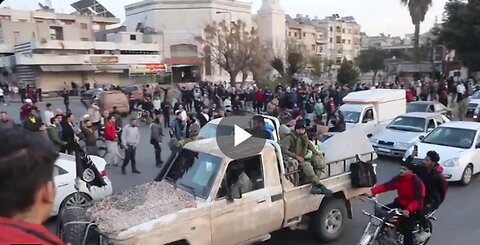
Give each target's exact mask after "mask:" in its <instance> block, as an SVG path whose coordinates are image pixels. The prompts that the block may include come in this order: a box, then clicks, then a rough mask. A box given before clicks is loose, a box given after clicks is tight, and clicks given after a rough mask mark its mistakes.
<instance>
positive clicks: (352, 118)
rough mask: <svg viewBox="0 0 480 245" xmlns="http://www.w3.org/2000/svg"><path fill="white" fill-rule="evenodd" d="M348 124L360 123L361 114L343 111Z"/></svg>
mask: <svg viewBox="0 0 480 245" xmlns="http://www.w3.org/2000/svg"><path fill="white" fill-rule="evenodd" d="M342 115H343V117H344V118H345V122H346V123H358V121H359V120H360V112H358V111H342Z"/></svg>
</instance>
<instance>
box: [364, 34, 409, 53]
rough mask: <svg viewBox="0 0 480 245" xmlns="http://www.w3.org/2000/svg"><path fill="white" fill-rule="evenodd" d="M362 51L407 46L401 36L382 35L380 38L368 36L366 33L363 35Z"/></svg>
mask: <svg viewBox="0 0 480 245" xmlns="http://www.w3.org/2000/svg"><path fill="white" fill-rule="evenodd" d="M361 38H362V39H361V43H362V49H368V48H383V47H392V46H400V45H405V42H404V39H402V38H401V37H399V36H391V35H390V34H388V35H385V34H384V33H380V35H378V36H368V35H367V34H366V33H364V32H362V33H361Z"/></svg>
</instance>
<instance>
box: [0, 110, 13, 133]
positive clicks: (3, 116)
mask: <svg viewBox="0 0 480 245" xmlns="http://www.w3.org/2000/svg"><path fill="white" fill-rule="evenodd" d="M14 128H15V123H14V122H13V120H12V119H11V118H10V117H8V114H7V112H5V111H2V112H0V131H3V130H12V129H14Z"/></svg>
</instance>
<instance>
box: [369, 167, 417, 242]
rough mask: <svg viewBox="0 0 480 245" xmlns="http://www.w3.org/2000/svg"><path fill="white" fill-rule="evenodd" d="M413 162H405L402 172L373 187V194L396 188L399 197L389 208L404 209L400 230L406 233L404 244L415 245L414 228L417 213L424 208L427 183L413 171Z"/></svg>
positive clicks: (401, 168)
mask: <svg viewBox="0 0 480 245" xmlns="http://www.w3.org/2000/svg"><path fill="white" fill-rule="evenodd" d="M412 169H413V164H412V163H409V162H403V163H402V166H401V167H400V174H399V175H398V176H396V177H394V178H393V179H392V180H390V181H389V182H387V183H385V184H383V185H379V186H376V187H373V188H372V190H371V192H372V195H377V194H381V193H385V192H389V191H393V190H396V191H397V193H398V198H396V199H395V200H394V201H393V203H391V204H389V205H387V207H389V208H399V209H402V210H403V216H404V217H405V218H404V219H403V220H402V222H401V224H400V227H399V228H400V230H401V232H402V234H403V235H404V241H403V244H404V245H413V229H414V228H415V224H416V217H415V213H416V212H418V211H421V210H422V209H423V202H424V199H425V185H424V184H423V182H422V180H421V179H420V178H419V177H418V176H417V175H415V174H414V173H413V171H412Z"/></svg>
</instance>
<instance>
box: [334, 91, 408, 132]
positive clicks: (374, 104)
mask: <svg viewBox="0 0 480 245" xmlns="http://www.w3.org/2000/svg"><path fill="white" fill-rule="evenodd" d="M343 102H344V104H343V105H342V106H341V107H340V111H341V113H342V115H343V117H344V118H345V123H346V126H347V129H352V128H354V127H359V128H361V129H362V130H363V132H364V133H365V134H366V135H367V136H368V137H371V136H372V135H373V134H374V133H376V132H378V131H379V130H380V129H382V128H384V127H386V126H387V125H388V124H389V123H390V122H391V121H392V120H393V119H394V118H396V117H397V116H399V115H401V114H404V113H406V104H407V102H406V94H405V90H401V89H375V90H366V91H359V92H352V93H349V94H348V95H347V96H346V97H345V98H344V99H343Z"/></svg>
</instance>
